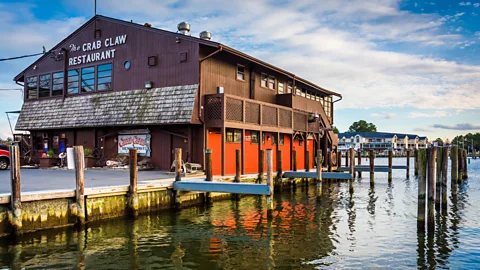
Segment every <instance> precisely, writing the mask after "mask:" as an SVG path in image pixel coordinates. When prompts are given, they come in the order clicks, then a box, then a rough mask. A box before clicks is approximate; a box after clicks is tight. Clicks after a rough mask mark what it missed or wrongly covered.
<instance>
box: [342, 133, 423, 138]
mask: <svg viewBox="0 0 480 270" xmlns="http://www.w3.org/2000/svg"><path fill="white" fill-rule="evenodd" d="M357 135H360V136H362V137H364V138H393V136H397V138H399V139H404V138H405V137H407V136H408V138H409V139H411V138H415V137H417V135H415V134H404V133H391V132H343V133H339V134H338V138H342V137H345V138H350V137H355V136H357Z"/></svg>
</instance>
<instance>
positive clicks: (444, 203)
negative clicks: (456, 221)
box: [442, 147, 448, 212]
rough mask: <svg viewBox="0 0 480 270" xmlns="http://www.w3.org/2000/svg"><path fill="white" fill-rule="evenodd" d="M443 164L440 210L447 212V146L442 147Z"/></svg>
mask: <svg viewBox="0 0 480 270" xmlns="http://www.w3.org/2000/svg"><path fill="white" fill-rule="evenodd" d="M442 152H443V153H442V155H443V164H442V165H443V166H442V210H443V211H444V212H447V202H448V195H447V181H448V148H446V147H444V148H442Z"/></svg>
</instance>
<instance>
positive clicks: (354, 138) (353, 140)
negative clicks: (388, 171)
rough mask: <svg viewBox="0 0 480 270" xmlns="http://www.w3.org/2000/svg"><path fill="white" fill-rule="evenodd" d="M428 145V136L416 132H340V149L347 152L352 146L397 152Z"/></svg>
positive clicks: (361, 148)
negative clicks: (421, 135) (420, 135)
mask: <svg viewBox="0 0 480 270" xmlns="http://www.w3.org/2000/svg"><path fill="white" fill-rule="evenodd" d="M427 147H428V138H427V137H424V136H423V137H419V136H418V135H415V134H403V133H390V132H344V133H339V134H338V150H339V151H342V152H345V151H347V150H348V149H350V148H354V149H355V150H357V151H359V150H370V149H373V150H375V151H377V152H378V151H385V150H394V151H397V152H401V151H404V150H406V149H420V148H427Z"/></svg>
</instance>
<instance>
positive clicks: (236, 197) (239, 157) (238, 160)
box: [232, 149, 242, 200]
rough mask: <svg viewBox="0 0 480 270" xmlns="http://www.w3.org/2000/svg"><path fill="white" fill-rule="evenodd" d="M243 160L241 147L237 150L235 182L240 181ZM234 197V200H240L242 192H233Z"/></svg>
mask: <svg viewBox="0 0 480 270" xmlns="http://www.w3.org/2000/svg"><path fill="white" fill-rule="evenodd" d="M241 160H242V155H241V152H240V149H236V150H235V179H233V182H234V183H240V178H241V169H242V165H241ZM232 198H233V199H234V200H239V199H240V194H232Z"/></svg>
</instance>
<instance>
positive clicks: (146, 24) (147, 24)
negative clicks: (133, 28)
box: [143, 22, 152, 27]
mask: <svg viewBox="0 0 480 270" xmlns="http://www.w3.org/2000/svg"><path fill="white" fill-rule="evenodd" d="M143 26H146V27H152V25H151V24H149V23H148V22H147V23H145V24H144V25H143Z"/></svg>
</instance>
